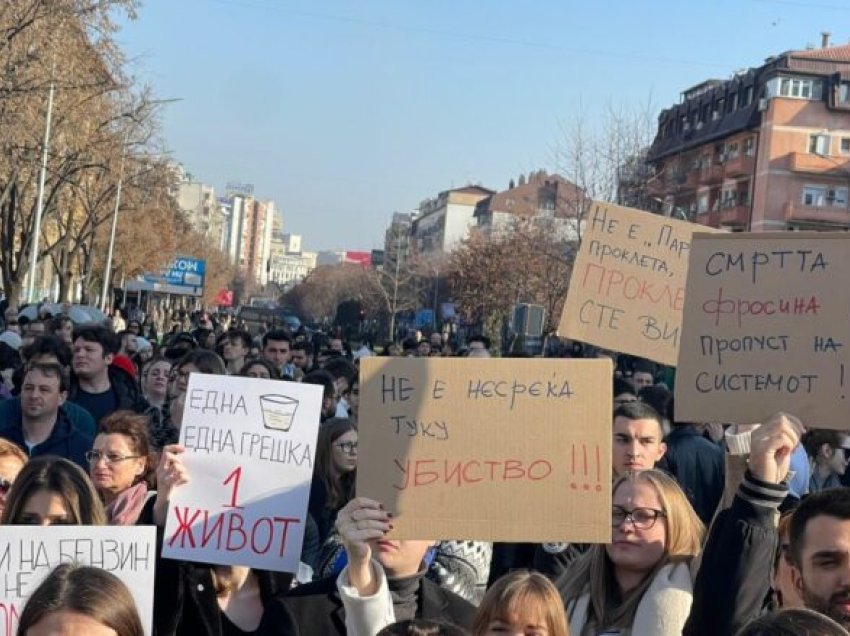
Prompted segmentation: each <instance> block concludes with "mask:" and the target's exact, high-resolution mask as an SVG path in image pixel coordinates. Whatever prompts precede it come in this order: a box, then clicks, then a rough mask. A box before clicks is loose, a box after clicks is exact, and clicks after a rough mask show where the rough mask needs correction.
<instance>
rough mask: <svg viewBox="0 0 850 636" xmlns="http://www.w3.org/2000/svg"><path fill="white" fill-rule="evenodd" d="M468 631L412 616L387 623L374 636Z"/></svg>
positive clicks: (455, 635)
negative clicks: (412, 617)
mask: <svg viewBox="0 0 850 636" xmlns="http://www.w3.org/2000/svg"><path fill="white" fill-rule="evenodd" d="M468 635H469V632H467V631H466V630H465V629H461V628H460V627H458V626H457V625H452V624H451V623H444V622H443V621H429V620H424V619H422V618H414V619H411V620H409V621H399V622H397V623H393V624H392V625H387V626H386V627H384V629H382V630H381V631H379V632H378V633H377V634H376V635H375V636H468Z"/></svg>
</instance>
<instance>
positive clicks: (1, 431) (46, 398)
mask: <svg viewBox="0 0 850 636" xmlns="http://www.w3.org/2000/svg"><path fill="white" fill-rule="evenodd" d="M68 388H69V380H68V373H67V371H66V370H65V369H63V368H62V367H61V366H59V365H58V364H55V363H47V364H42V363H32V364H30V366H29V368H28V370H27V372H26V375H25V376H24V384H23V389H22V391H21V411H20V417H19V418H18V419H16V420H12V421H9V422H7V423H6V424H5V425H4V426H2V428H0V437H3V438H5V439H7V440H9V441H11V442H14V443H15V444H17V445H18V446H19V447H20V448H21V450H23V451H24V452H26V453H27V454H28V455H29V456H30V457H36V456H39V455H56V456H59V457H64V458H65V459H69V460H71V461H73V462H75V463H76V464H77V465H78V466H81V467H85V466H86V460H85V454H86V451H88V450H89V449H90V448H91V445H92V438H91V437H89V436H88V435H84V434H83V433H81V432H80V431H78V430H77V429H76V428H75V427H74V425H73V424H72V423H71V420H70V418H69V417H68V415H67V413H66V412H65V411H63V410H61V408H60V407H61V406H62V404H63V403H64V402H65V399H66V397H67V396H68Z"/></svg>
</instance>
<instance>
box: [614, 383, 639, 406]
mask: <svg viewBox="0 0 850 636" xmlns="http://www.w3.org/2000/svg"><path fill="white" fill-rule="evenodd" d="M637 399H638V398H637V392H636V391H635V387H634V386H633V385H632V383H631V382H629V381H628V380H625V379H623V378H614V408H615V409H616V408H617V407H618V406H620V405H622V404H628V403H629V402H637Z"/></svg>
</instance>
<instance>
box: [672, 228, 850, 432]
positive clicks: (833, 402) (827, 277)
mask: <svg viewBox="0 0 850 636" xmlns="http://www.w3.org/2000/svg"><path fill="white" fill-rule="evenodd" d="M848 271H850V235H848V234H845V233H840V234H839V233H830V234H827V233H822V232H794V233H790V232H789V233H759V234H729V235H700V234H697V235H695V236H694V242H693V245H692V248H691V267H690V271H689V273H688V282H687V298H688V301H687V303H686V307H685V312H684V323H683V330H682V344H681V349H680V353H679V366H678V372H677V378H676V418H677V419H678V420H681V421H695V422H703V421H720V422H738V423H749V422H759V421H761V420H762V418H764V417H767V416H769V415H770V414H771V413H775V412H776V411H778V410H785V411H788V412H791V413H794V414H795V415H798V416H799V417H801V418H802V420H803V422H805V424H806V426H815V427H823V428H841V429H847V428H850V420H848V418H847V405H848V404H850V376H848V373H847V372H848V371H850V350H848V345H850V327H848V324H850V323H848V317H850V288H848V287H847V286H846V285H844V284H843V283H842V281H843V280H844V276H845V274H846V272H848Z"/></svg>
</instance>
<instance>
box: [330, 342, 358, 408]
mask: <svg viewBox="0 0 850 636" xmlns="http://www.w3.org/2000/svg"><path fill="white" fill-rule="evenodd" d="M323 369H324V370H325V371H326V372H327V373H329V374H330V376H331V377H332V378H333V382H334V390H335V392H336V398H337V405H336V413H335V415H336V417H348V402H347V401H346V399H345V397H344V396H345V394H346V393H348V390H349V389H350V388H351V385H352V384H354V381H355V380H356V379H357V367H355V366H354V365H353V364H352V363H351V362H349V361H348V360H347V359H346V358H343V357H338V358H333V359H331V360H328V361H327V362H326V363H325V365H324V367H323Z"/></svg>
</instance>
